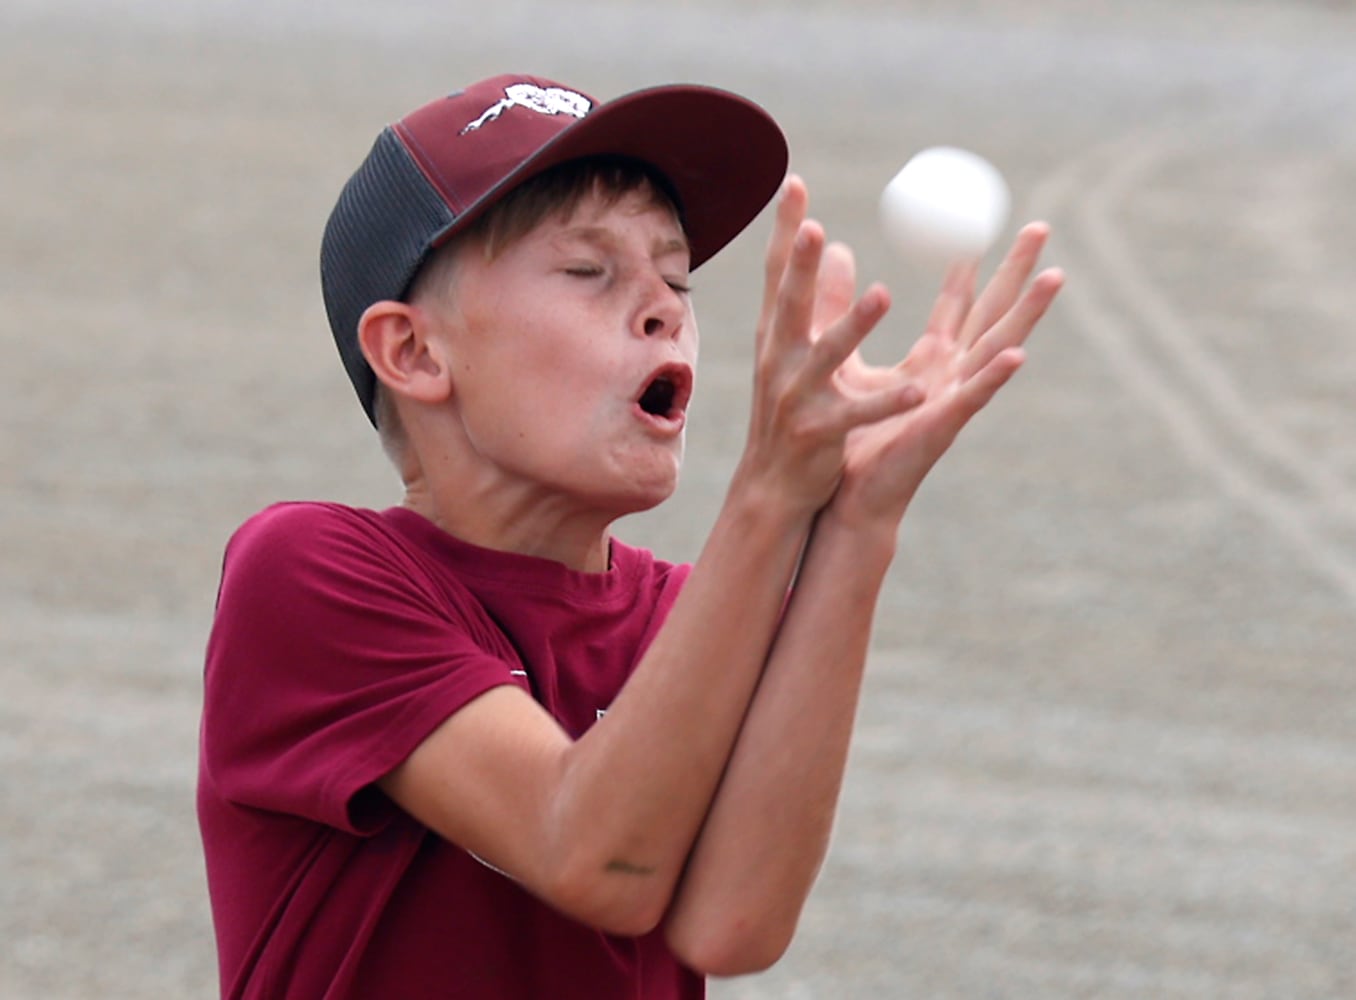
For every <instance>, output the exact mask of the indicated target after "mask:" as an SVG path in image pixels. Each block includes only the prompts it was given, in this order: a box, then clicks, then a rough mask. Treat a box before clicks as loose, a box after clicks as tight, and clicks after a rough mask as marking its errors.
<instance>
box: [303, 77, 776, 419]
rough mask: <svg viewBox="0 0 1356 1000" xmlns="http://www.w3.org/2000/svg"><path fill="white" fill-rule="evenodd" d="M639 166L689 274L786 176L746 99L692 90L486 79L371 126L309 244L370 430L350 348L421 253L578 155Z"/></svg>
mask: <svg viewBox="0 0 1356 1000" xmlns="http://www.w3.org/2000/svg"><path fill="white" fill-rule="evenodd" d="M604 155H607V156H624V157H630V158H633V159H636V160H640V161H642V162H644V163H646V164H648V165H649V166H651V167H653V168H654V169H655V170H657V171H659V173H660V174H661V175H663V176H664V177H665V178H667V179H668V181H669V183H670V184H671V185H672V187H673V192H674V193H675V194H676V196H677V198H678V201H679V206H678V207H679V209H680V211H681V212H682V215H683V221H684V227H685V229H686V235H687V238H688V242H689V243H690V245H691V247H692V267H694V268H695V267H697V266H698V265H699V264H701V263H703V262H704V261H706V260H708V259H709V258H710V257H712V256H713V255H714V254H715V253H716V252H717V251H718V250H720V249H721V248H722V247H723V246H725V244H727V243H729V242H730V240H732V239H734V237H735V236H736V235H738V234H739V232H740V231H741V230H743V229H744V227H745V226H747V225H748V224H749V223H750V222H751V221H753V219H754V217H755V216H756V215H757V214H758V213H759V212H760V211H762V209H763V207H764V206H765V205H766V204H767V203H768V201H769V199H771V197H772V196H773V194H774V193H775V192H776V190H777V187H778V186H779V185H780V184H781V181H782V178H783V176H784V175H785V173H786V165H787V147H786V139H785V137H784V136H783V135H782V132H781V129H779V128H778V127H777V124H776V122H774V121H773V120H772V118H771V117H770V116H769V115H768V114H767V112H765V111H764V110H763V109H762V108H760V107H758V106H757V105H756V104H753V103H751V102H750V101H747V100H745V99H744V98H742V97H739V96H737V95H735V94H731V93H729V92H727V91H723V90H718V89H715V88H712V87H704V86H694V85H686V84H682V85H678V84H675V85H670V86H662V87H652V88H649V89H645V90H638V91H635V92H633V93H629V94H626V95H624V96H622V97H618V98H616V99H615V100H612V101H608V102H606V103H604V104H599V103H597V102H596V101H595V100H594V99H593V98H591V97H589V96H588V95H586V94H583V93H580V92H579V91H577V90H573V89H571V88H569V87H565V86H562V85H561V84H558V83H554V82H552V81H550V80H544V79H541V78H540V77H531V76H515V75H506V76H496V77H492V78H490V79H488V80H482V81H481V82H479V83H476V84H472V85H471V86H469V87H467V88H466V89H465V90H461V91H458V92H457V93H454V94H451V95H449V96H447V97H443V98H439V99H437V100H435V101H432V102H430V103H428V104H425V105H424V106H423V107H421V108H417V109H416V110H414V111H412V112H410V113H409V114H408V115H406V116H405V117H404V118H402V119H400V120H399V121H398V122H396V123H395V124H393V125H390V126H388V127H387V128H385V129H384V130H383V131H382V133H381V134H380V135H379V136H378V137H377V140H376V142H375V144H374V145H373V146H372V150H371V152H369V153H368V154H367V158H366V159H365V160H363V162H362V165H361V166H359V167H358V170H357V172H356V173H354V175H353V177H352V178H350V180H349V181H348V183H347V184H346V185H345V187H344V189H343V192H342V193H341V194H340V196H339V201H338V203H337V204H336V205H335V207H334V211H333V212H332V213H331V214H330V218H329V222H328V224H327V225H326V227H325V236H324V239H323V241H322V243H321V249H320V280H321V287H322V289H323V292H324V296H325V310H326V312H327V313H328V315H329V320H330V328H331V329H332V330H333V332H334V341H335V343H336V344H337V345H338V347H339V355H340V357H341V358H342V359H343V362H344V367H345V369H347V371H348V375H349V378H350V379H351V380H352V382H353V387H354V388H355V389H356V390H357V392H358V398H359V400H360V401H361V402H362V404H363V409H364V410H365V411H366V412H367V416H368V419H370V420H372V421H373V422H374V423H375V417H374V414H373V396H374V393H375V391H376V376H375V375H374V374H373V373H372V369H371V368H369V367H368V365H367V362H366V360H365V359H364V358H363V355H362V350H361V349H360V348H359V346H358V321H359V319H360V318H361V317H362V314H363V312H364V311H365V310H366V309H367V307H368V306H370V305H371V304H372V303H374V302H380V301H383V300H387V299H396V300H398V299H401V298H403V297H404V296H405V295H406V293H407V292H408V290H409V286H410V283H411V282H412V281H413V279H414V276H415V274H416V272H417V271H418V270H419V268H420V266H421V265H422V264H423V262H424V260H425V259H426V258H427V257H428V255H429V253H430V252H431V251H433V250H435V249H436V248H437V247H439V246H441V245H443V244H444V243H446V242H447V241H448V240H449V239H450V238H451V237H452V236H454V235H455V234H456V233H458V232H459V231H461V230H462V229H464V228H465V227H466V226H467V225H468V224H469V223H470V222H471V221H472V220H474V219H475V218H476V217H478V216H479V215H481V214H482V213H483V212H484V211H485V210H486V209H487V208H489V207H490V206H491V205H493V204H494V203H495V202H497V201H498V200H500V199H501V198H503V197H504V195H506V194H507V193H508V192H510V191H512V190H513V189H514V188H515V187H517V186H518V185H519V184H521V183H522V182H523V181H525V180H527V179H528V178H530V177H533V176H535V175H537V174H539V173H541V172H542V171H544V170H546V169H548V168H550V167H553V166H556V165H557V164H561V163H565V162H566V161H569V160H577V159H581V158H585V157H590V156H604Z"/></svg>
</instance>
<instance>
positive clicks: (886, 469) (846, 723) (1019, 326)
mask: <svg viewBox="0 0 1356 1000" xmlns="http://www.w3.org/2000/svg"><path fill="white" fill-rule="evenodd" d="M1044 239H1045V229H1044V227H1043V226H1032V227H1028V228H1027V229H1026V230H1024V231H1023V233H1022V234H1021V235H1020V236H1019V238H1018V240H1017V243H1016V244H1015V246H1014V249H1013V251H1012V253H1011V254H1010V255H1009V257H1008V259H1007V260H1006V261H1005V262H1004V264H1003V266H1002V267H1000V269H999V271H998V273H997V274H996V275H995V278H994V280H993V281H992V282H991V283H990V285H989V287H988V288H987V289H986V291H985V294H984V296H982V297H981V298H980V300H979V301H978V302H977V303H975V305H974V306H973V308H971V304H970V301H971V299H970V290H971V288H972V284H973V280H974V275H973V269H968V268H962V269H957V270H956V271H954V272H953V273H952V274H951V275H950V276H949V278H948V281H947V284H946V286H945V287H944V289H943V292H942V295H941V296H940V297H939V299H938V305H937V308H936V309H935V310H934V313H933V316H932V319H931V320H930V322H929V328H928V330H927V332H926V333H925V334H924V336H923V338H922V339H921V340H920V342H919V344H918V345H917V347H916V348H915V349H914V351H912V352H911V353H910V356H909V358H908V359H907V360H906V361H905V362H904V367H905V368H907V369H908V370H909V371H910V373H911V374H912V375H913V377H915V378H916V379H917V380H918V381H919V382H920V383H921V384H923V385H925V386H926V387H927V389H928V393H929V396H928V399H927V401H925V402H924V403H923V405H922V406H920V407H918V408H917V409H915V410H912V411H910V412H909V413H906V414H903V415H901V416H898V417H895V418H892V419H891V420H889V421H885V422H883V423H881V424H878V425H873V426H871V427H866V428H860V429H858V430H857V431H854V432H853V437H852V439H851V440H850V441H849V445H848V452H847V465H846V468H845V471H844V477H843V481H842V483H841V485H840V487H839V489H838V491H837V493H836V495H835V497H834V499H833V501H832V502H831V503H830V504H829V505H828V507H827V508H826V509H825V510H824V511H823V513H822V514H821V515H820V517H819V518H818V520H817V522H816V525H815V527H814V530H813V532H812V534H811V536H810V539H809V543H808V546H807V548H806V551H805V557H804V562H803V564H802V566H801V569H800V572H799V575H798V577H797V580H796V584H795V589H794V592H793V594H792V597H791V600H790V602H789V604H788V606H787V611H786V616H785V619H784V621H783V623H782V625H781V627H780V629H779V631H778V634H777V636H776V639H775V642H774V645H773V647H772V651H771V654H770V656H769V661H768V665H767V667H766V669H765V671H764V674H763V677H762V679H761V681H760V684H759V687H758V690H757V693H756V694H755V696H754V698H753V702H752V704H751V706H750V708H749V713H748V717H747V719H746V720H745V722H744V725H743V728H742V730H741V733H740V736H739V740H738V743H737V744H736V747H735V750H734V754H733V756H732V758H731V761H730V764H729V767H728V769H727V771H726V774H725V776H724V779H723V780H722V782H721V786H720V789H719V791H718V793H717V795H716V798H715V800H714V802H713V804H712V808H711V812H710V814H709V816H708V818H707V820H706V823H705V825H704V827H703V829H702V833H701V835H700V837H699V839H698V841H697V844H696V846H695V848H694V850H693V854H692V857H691V860H690V862H689V866H688V870H687V872H686V873H685V875H684V877H683V881H682V883H681V884H680V886H679V889H678V893H677V895H676V897H675V901H674V906H673V909H672V910H671V912H670V913H669V915H668V917H667V919H666V924H665V926H666V933H667V935H668V939H669V942H670V945H671V946H672V947H673V949H674V951H675V952H676V953H677V954H678V955H679V956H680V957H682V958H684V960H685V961H687V962H688V963H689V964H692V965H694V966H696V967H699V968H703V969H705V970H707V971H709V972H713V973H716V974H726V975H731V974H737V973H740V972H748V971H753V970H756V969H760V968H765V967H766V966H768V965H770V964H772V962H774V961H775V960H776V959H777V958H778V957H779V956H780V955H781V953H782V952H783V951H784V949H785V948H786V946H787V945H788V944H789V942H790V939H791V935H792V933H793V931H794V929H795V925H796V921H797V919H798V917H799V914H800V910H801V907H802V905H803V903H804V901H805V899H806V897H807V895H808V894H809V891H810V888H811V885H812V884H813V881H814V878H815V876H816V874H817V872H818V869H819V866H820V864H821V862H822V860H823V858H824V855H825V852H826V850H827V847H828V841H829V834H830V830H831V827H832V823H833V817H834V812H835V808H836V803H837V798H838V793H839V788H840V786H841V782H842V778H843V770H844V766H845V763H846V760H847V754H848V744H849V738H850V735H851V731H852V725H853V721H854V716H855V713H856V705H857V696H858V692H859V689H860V683H861V678H862V673H863V668H864V664H865V661H866V654H867V647H868V642H869V637H870V629H871V621H872V617H873V615H874V611H875V606H876V600H877V597H878V595H879V592H880V587H881V584H882V581H883V580H884V577H885V573H886V570H887V568H888V566H889V564H890V561H891V559H892V558H893V555H894V551H895V539H896V533H897V528H898V525H899V522H900V520H901V519H902V517H903V515H904V511H905V509H906V508H907V505H908V503H909V501H910V499H911V498H912V496H913V495H914V492H915V491H916V490H917V488H918V486H919V485H920V484H921V482H922V480H923V478H924V476H925V475H926V474H927V472H928V471H929V469H930V468H931V467H932V465H933V464H934V463H935V462H936V461H937V459H938V458H939V457H940V456H941V455H942V454H943V453H944V452H945V450H946V449H947V448H948V447H949V446H950V444H951V442H952V441H953V440H954V438H955V436H956V434H957V433H958V432H959V431H960V429H961V428H962V427H963V426H964V425H965V423H966V422H967V421H968V420H969V419H970V418H971V417H972V416H974V414H975V413H977V412H978V411H979V410H980V409H981V408H982V407H983V406H984V405H985V404H986V403H987V402H988V401H989V399H991V398H992V396H993V395H994V393H995V392H996V391H997V390H998V389H999V388H1000V387H1001V386H1002V385H1003V384H1004V383H1005V382H1006V381H1007V380H1008V379H1009V378H1010V377H1011V376H1012V374H1013V373H1014V372H1015V371H1016V370H1017V368H1018V366H1019V365H1020V364H1021V361H1022V355H1021V351H1020V345H1021V344H1022V343H1023V342H1024V341H1025V340H1026V337H1027V335H1028V334H1029V333H1030V331H1031V329H1032V327H1033V326H1034V325H1035V323H1036V322H1037V320H1038V319H1039V318H1040V316H1041V315H1042V314H1043V312H1044V311H1045V309H1046V307H1047V306H1048V305H1049V303H1050V301H1051V299H1052V298H1053V297H1054V295H1055V293H1056V292H1057V291H1058V288H1059V285H1060V281H1061V278H1060V275H1059V274H1058V272H1047V273H1046V274H1044V275H1041V276H1040V277H1038V278H1037V279H1036V280H1035V281H1034V282H1033V284H1032V286H1031V287H1030V289H1029V290H1028V291H1027V292H1026V294H1025V295H1022V294H1021V292H1022V286H1023V285H1024V284H1025V282H1026V279H1027V277H1028V276H1029V275H1030V273H1031V271H1032V268H1033V267H1034V264H1035V261H1036V257H1037V255H1038V254H1039V252H1040V249H1041V246H1042V244H1043V243H1044ZM843 252H846V251H845V249H844V250H843ZM847 266H848V271H849V274H850V257H849V258H848V265H847ZM844 280H848V279H844ZM853 364H854V365H856V368H855V370H853V366H852V365H849V369H850V370H853V374H851V375H847V374H845V377H851V378H856V379H863V380H870V379H873V378H875V377H878V376H877V375H876V374H875V373H873V372H871V371H869V370H867V369H866V368H865V366H864V365H861V363H860V359H854V361H853Z"/></svg>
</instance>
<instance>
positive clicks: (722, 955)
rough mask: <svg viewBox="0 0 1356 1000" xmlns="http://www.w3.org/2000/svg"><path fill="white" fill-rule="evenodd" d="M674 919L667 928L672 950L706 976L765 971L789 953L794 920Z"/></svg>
mask: <svg viewBox="0 0 1356 1000" xmlns="http://www.w3.org/2000/svg"><path fill="white" fill-rule="evenodd" d="M695 923H696V924H698V925H694V924H692V923H687V922H684V921H674V922H671V923H670V924H669V925H668V926H666V928H665V939H666V941H667V943H668V946H669V950H670V951H672V952H673V953H674V955H675V956H676V957H677V959H678V960H679V961H680V962H682V963H683V964H684V965H686V966H687V967H688V968H690V969H692V970H693V971H695V972H698V973H701V974H702V975H704V976H747V975H751V974H753V973H756V972H765V971H766V970H768V969H770V968H772V966H774V965H776V964H777V962H778V961H779V960H780V959H781V957H782V956H783V955H785V954H786V949H787V948H789V947H790V946H791V938H792V936H793V935H794V933H795V923H794V921H793V922H792V923H791V924H790V925H789V926H788V925H785V923H784V922H779V921H772V920H767V919H759V920H755V919H749V918H747V917H744V918H740V919H734V920H729V921H719V920H713V921H698V922H695Z"/></svg>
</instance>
